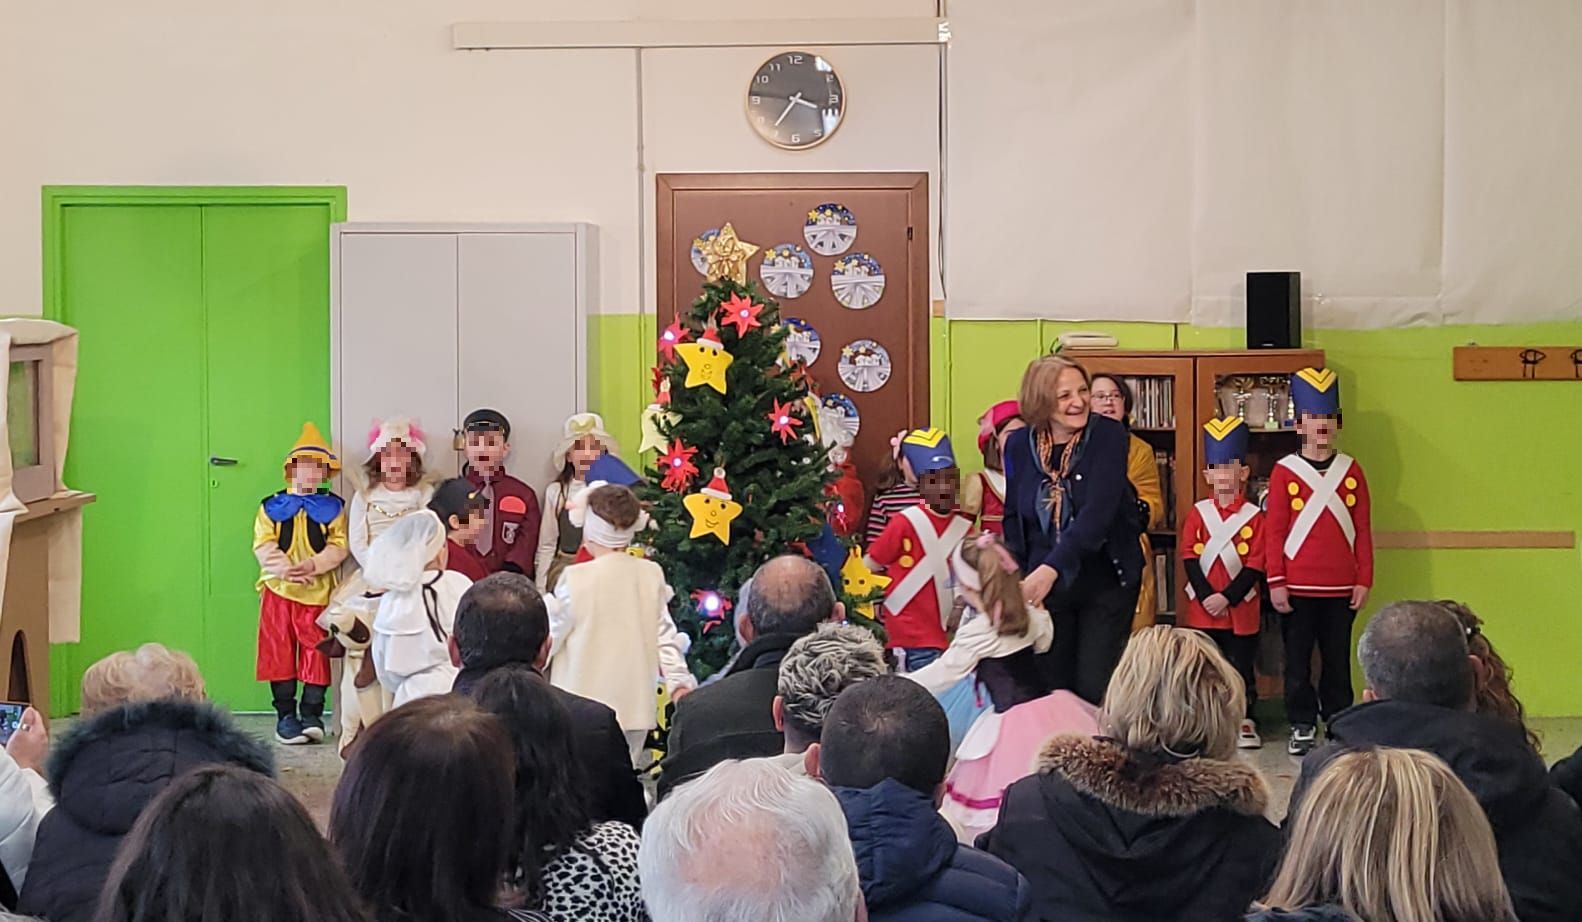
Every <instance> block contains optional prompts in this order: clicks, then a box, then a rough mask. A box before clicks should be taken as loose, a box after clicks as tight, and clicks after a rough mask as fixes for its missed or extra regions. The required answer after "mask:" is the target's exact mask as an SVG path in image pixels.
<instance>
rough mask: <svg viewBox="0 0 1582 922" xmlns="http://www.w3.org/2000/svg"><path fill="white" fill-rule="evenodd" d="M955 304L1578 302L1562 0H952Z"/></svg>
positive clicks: (1430, 317)
mask: <svg viewBox="0 0 1582 922" xmlns="http://www.w3.org/2000/svg"><path fill="white" fill-rule="evenodd" d="M948 14H949V17H950V23H951V29H952V42H951V46H950V50H949V52H948V60H947V67H948V86H949V106H950V108H949V112H948V119H949V135H948V149H947V158H946V169H945V177H944V181H945V190H944V192H945V206H946V218H945V233H946V238H945V240H946V243H945V265H944V272H945V286H946V298H947V302H946V303H947V310H948V312H949V314H950V315H951V316H953V317H964V318H1009V317H1046V318H1057V319H1071V320H1085V319H1098V320H1144V321H1168V322H1192V323H1197V324H1204V325H1227V326H1230V325H1240V323H1241V322H1242V318H1243V310H1244V307H1243V305H1244V300H1245V282H1244V279H1245V274H1246V273H1247V272H1248V271H1250V270H1298V271H1300V272H1301V273H1302V281H1303V294H1304V301H1305V306H1304V309H1305V312H1306V313H1307V322H1308V323H1309V324H1312V325H1315V326H1328V327H1354V328H1356V327H1390V326H1409V325H1425V324H1439V323H1505V322H1517V321H1537V320H1553V319H1571V318H1576V317H1582V258H1578V254H1582V220H1579V216H1582V92H1579V90H1578V87H1582V55H1579V54H1578V53H1577V49H1579V48H1582V3H1576V2H1574V0H1522V2H1519V3H1493V2H1490V0H1368V2H1366V3H1358V2H1354V0H1301V2H1297V0H993V2H981V0H956V2H953V3H951V4H950V5H949V8H948Z"/></svg>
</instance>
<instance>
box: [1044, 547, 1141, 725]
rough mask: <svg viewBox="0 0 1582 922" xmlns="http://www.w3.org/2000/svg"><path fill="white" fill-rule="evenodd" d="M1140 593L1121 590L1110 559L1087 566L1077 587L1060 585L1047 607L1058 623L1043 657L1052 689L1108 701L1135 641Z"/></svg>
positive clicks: (1052, 594) (1047, 601)
mask: <svg viewBox="0 0 1582 922" xmlns="http://www.w3.org/2000/svg"><path fill="white" fill-rule="evenodd" d="M1138 588H1139V587H1138V586H1136V585H1133V586H1130V587H1127V586H1122V585H1121V583H1120V580H1119V579H1118V578H1117V577H1116V576H1115V572H1114V571H1113V570H1112V569H1110V565H1109V561H1107V560H1106V561H1103V562H1102V563H1094V564H1092V565H1085V566H1084V567H1083V569H1082V571H1081V576H1080V577H1079V579H1078V581H1077V582H1076V584H1074V585H1072V586H1068V587H1065V588H1064V589H1062V588H1061V586H1060V584H1059V583H1058V582H1057V583H1056V584H1055V588H1054V590H1053V591H1052V592H1050V593H1049V597H1048V598H1047V599H1046V600H1045V602H1044V607H1045V608H1047V609H1049V615H1050V618H1051V619H1052V620H1053V621H1054V623H1055V640H1054V643H1053V644H1051V645H1050V648H1049V652H1048V653H1045V654H1043V655H1042V656H1040V657H1038V665H1039V670H1040V672H1042V673H1043V677H1044V681H1045V682H1046V683H1048V685H1049V687H1050V688H1051V689H1066V690H1069V691H1072V692H1075V693H1076V695H1077V696H1078V697H1079V698H1082V699H1083V700H1084V701H1087V702H1090V703H1092V704H1098V703H1100V702H1101V701H1103V700H1104V690H1105V689H1106V688H1107V687H1109V684H1110V675H1111V674H1113V673H1114V672H1115V666H1116V664H1118V663H1119V662H1120V661H1121V654H1122V653H1124V652H1125V651H1126V641H1127V640H1128V639H1129V638H1130V637H1131V632H1132V615H1133V614H1134V613H1135V612H1136V610H1137V591H1138Z"/></svg>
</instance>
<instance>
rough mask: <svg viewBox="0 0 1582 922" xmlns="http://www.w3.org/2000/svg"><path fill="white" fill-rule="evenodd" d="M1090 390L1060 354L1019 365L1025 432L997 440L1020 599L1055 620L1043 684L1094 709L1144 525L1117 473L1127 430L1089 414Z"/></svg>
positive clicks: (1137, 569)
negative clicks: (1069, 693)
mask: <svg viewBox="0 0 1582 922" xmlns="http://www.w3.org/2000/svg"><path fill="white" fill-rule="evenodd" d="M1088 387H1089V378H1088V372H1087V369H1085V368H1083V367H1082V366H1081V365H1079V364H1077V363H1076V362H1074V361H1072V360H1071V359H1069V358H1067V357H1065V356H1061V355H1046V356H1044V357H1043V358H1040V359H1038V360H1037V361H1035V362H1033V363H1032V364H1031V365H1029V366H1027V371H1026V373H1025V374H1023V376H1022V389H1021V395H1020V399H1019V400H1018V403H1019V405H1020V406H1021V410H1022V418H1023V419H1024V420H1026V422H1027V427H1026V428H1025V429H1018V430H1017V431H1015V432H1012V433H1011V434H1010V436H1009V437H1008V438H1007V439H1006V440H1005V459H1004V460H1005V543H1006V545H1007V546H1008V547H1009V548H1010V549H1011V553H1012V555H1013V556H1014V557H1015V558H1016V562H1017V565H1018V567H1019V568H1020V570H1021V571H1022V573H1023V574H1025V575H1024V576H1023V578H1022V596H1023V598H1024V599H1026V601H1027V603H1028V604H1030V605H1038V606H1041V607H1043V608H1044V609H1046V610H1048V612H1049V615H1050V617H1051V618H1052V619H1053V620H1054V626H1055V640H1054V645H1053V646H1052V647H1051V649H1050V651H1049V653H1047V654H1045V655H1044V656H1042V657H1040V662H1039V665H1040V669H1041V670H1042V671H1043V673H1044V677H1045V680H1046V681H1047V682H1048V683H1049V684H1050V685H1051V686H1052V687H1054V688H1061V689H1069V690H1071V691H1074V692H1076V693H1077V694H1078V695H1079V696H1081V697H1082V698H1083V699H1085V700H1087V701H1089V702H1092V703H1094V704H1097V703H1098V701H1099V699H1100V698H1101V697H1102V696H1103V694H1104V688H1105V686H1106V685H1107V684H1108V683H1109V679H1110V673H1112V672H1113V671H1114V670H1115V664H1116V662H1117V661H1118V660H1119V659H1120V657H1121V651H1122V650H1123V649H1125V647H1126V637H1127V635H1128V634H1130V633H1131V627H1132V615H1133V613H1134V612H1135V610H1136V607H1137V593H1138V589H1139V586H1140V584H1141V579H1142V571H1143V553H1142V544H1141V542H1140V541H1139V537H1140V536H1141V535H1142V532H1143V526H1144V522H1143V520H1142V519H1143V516H1142V514H1141V513H1140V511H1139V509H1138V503H1137V492H1136V490H1135V489H1134V488H1133V487H1132V485H1131V483H1130V481H1129V480H1128V479H1127V473H1126V470H1127V452H1128V439H1129V438H1130V436H1129V435H1128V434H1127V432H1126V427H1125V426H1124V425H1123V424H1121V423H1119V422H1117V421H1115V420H1113V419H1110V418H1109V417H1106V416H1101V415H1099V414H1097V413H1094V412H1093V407H1092V403H1091V400H1090V395H1089V392H1088Z"/></svg>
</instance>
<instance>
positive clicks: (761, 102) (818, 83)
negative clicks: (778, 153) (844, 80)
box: [747, 51, 846, 150]
mask: <svg viewBox="0 0 1582 922" xmlns="http://www.w3.org/2000/svg"><path fill="white" fill-rule="evenodd" d="M845 114H846V90H845V88H844V87H843V86H841V82H840V75H839V74H837V73H835V68H834V67H832V66H831V65H830V63H829V62H828V61H826V60H824V59H823V58H821V57H819V56H818V55H816V54H809V53H808V52H805V51H787V52H785V53H783V54H777V55H775V56H774V57H772V58H770V59H769V60H767V61H765V62H764V64H763V66H762V67H760V68H758V72H757V73H756V74H754V75H753V80H752V83H751V84H749V85H748V87H747V121H748V122H749V123H750V124H751V125H752V126H753V130H754V131H756V132H758V136H759V137H761V138H763V139H764V140H765V141H768V142H769V143H770V144H773V145H775V146H776V147H784V148H787V149H790V150H802V149H804V148H809V147H813V146H815V145H818V144H822V143H823V142H824V141H826V140H828V139H829V136H830V135H832V134H834V133H835V130H836V129H837V128H839V127H840V122H841V118H842V117H843V116H844V115H845Z"/></svg>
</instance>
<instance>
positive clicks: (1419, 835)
mask: <svg viewBox="0 0 1582 922" xmlns="http://www.w3.org/2000/svg"><path fill="white" fill-rule="evenodd" d="M1363 805H1367V807H1366V809H1361V807H1362V806H1363ZM1263 905H1264V906H1267V907H1269V908H1267V909H1262V911H1258V912H1254V913H1252V914H1251V915H1249V916H1248V917H1247V918H1248V919H1249V920H1256V922H1359V920H1360V922H1516V915H1515V913H1514V912H1513V911H1512V909H1511V898H1510V895H1509V894H1508V893H1506V891H1505V882H1504V881H1503V880H1501V879H1500V866H1499V858H1498V856H1497V855H1496V853H1495V848H1494V834H1493V833H1492V832H1491V831H1490V829H1489V822H1488V820H1487V819H1486V818H1484V816H1483V810H1482V809H1481V808H1480V807H1479V806H1478V802H1477V800H1476V799H1474V798H1473V796H1472V794H1471V792H1469V791H1468V790H1467V788H1466V786H1465V785H1463V784H1462V783H1461V781H1460V780H1459V779H1457V778H1456V776H1455V775H1454V774H1453V773H1452V772H1451V771H1450V769H1449V768H1448V767H1446V765H1445V763H1443V762H1441V761H1440V760H1439V759H1438V758H1437V757H1435V756H1433V755H1430V754H1429V753H1426V752H1422V751H1421V750H1417V749H1366V750H1360V751H1352V752H1346V753H1344V754H1341V755H1339V756H1336V757H1335V758H1334V759H1333V760H1331V761H1330V762H1329V763H1328V764H1326V765H1325V766H1324V768H1323V770H1322V771H1321V772H1319V773H1318V775H1317V776H1316V777H1315V778H1314V779H1313V782H1312V786H1311V787H1310V788H1309V789H1308V792H1307V796H1306V797H1305V798H1304V799H1303V801H1302V806H1301V810H1300V811H1299V812H1298V813H1297V814H1296V816H1295V818H1294V820H1293V821H1292V823H1291V837H1290V841H1289V844H1288V845H1287V846H1286V853H1285V859H1284V860H1283V861H1282V862H1281V864H1280V871H1279V873H1278V875H1277V876H1276V877H1275V880H1274V886H1273V888H1272V889H1271V890H1270V891H1269V895H1268V896H1266V897H1264V899H1263Z"/></svg>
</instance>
